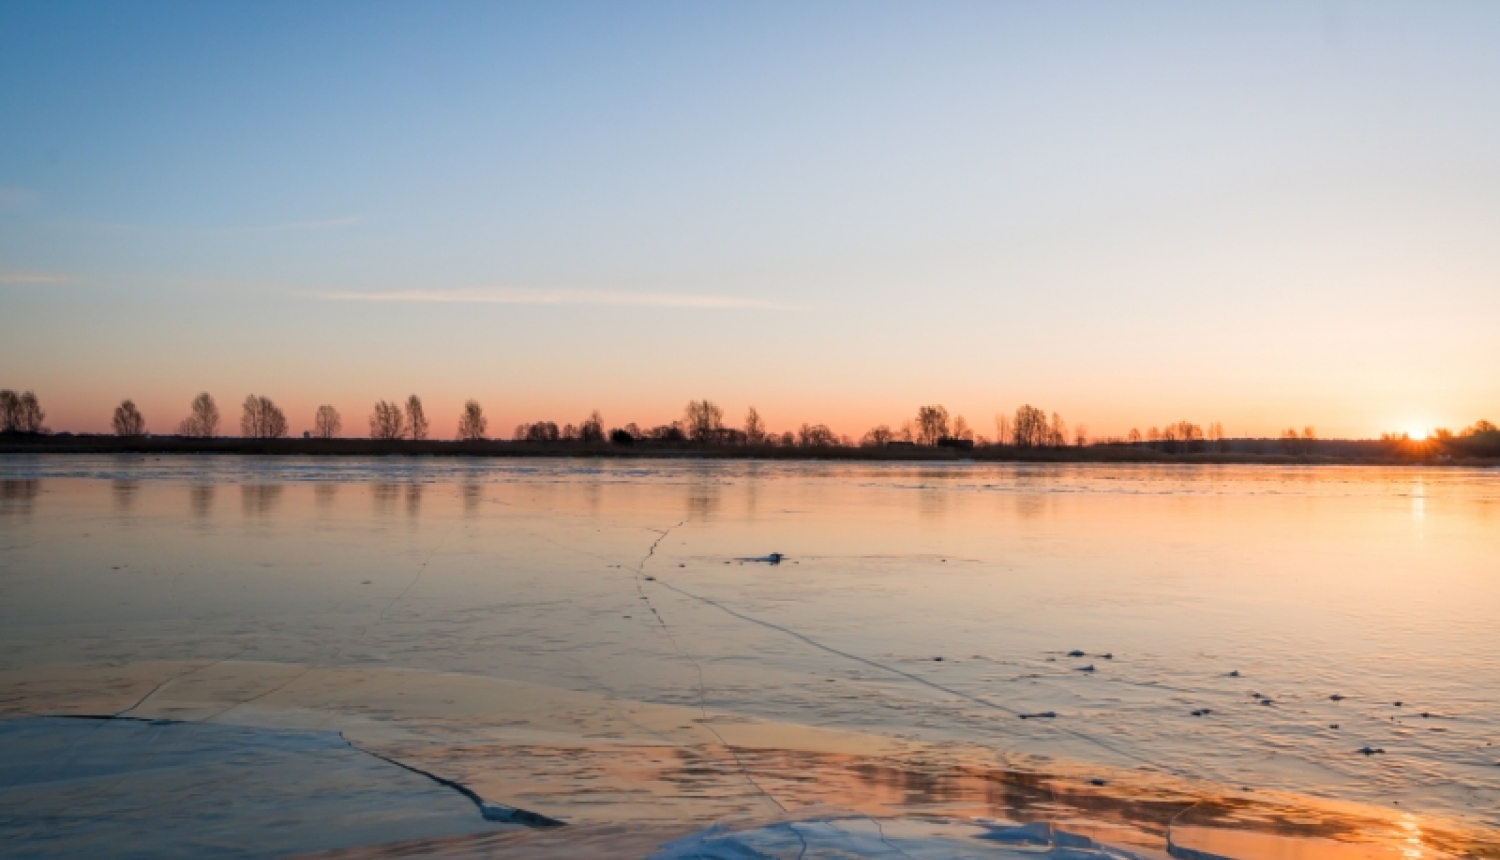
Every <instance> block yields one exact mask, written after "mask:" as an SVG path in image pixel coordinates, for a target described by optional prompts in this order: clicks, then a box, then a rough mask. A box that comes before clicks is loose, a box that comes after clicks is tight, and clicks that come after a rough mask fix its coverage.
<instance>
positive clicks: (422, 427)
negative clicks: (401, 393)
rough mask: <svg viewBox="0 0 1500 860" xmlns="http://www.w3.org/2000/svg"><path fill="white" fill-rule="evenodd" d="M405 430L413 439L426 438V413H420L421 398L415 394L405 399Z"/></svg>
mask: <svg viewBox="0 0 1500 860" xmlns="http://www.w3.org/2000/svg"><path fill="white" fill-rule="evenodd" d="M406 429H407V431H408V432H410V433H411V438H413V439H416V440H419V441H420V440H422V439H426V438H427V413H425V412H423V411H422V398H420V397H418V396H417V395H415V394H413V395H412V396H410V397H408V398H406Z"/></svg>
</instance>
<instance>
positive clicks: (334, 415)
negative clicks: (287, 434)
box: [313, 403, 344, 439]
mask: <svg viewBox="0 0 1500 860" xmlns="http://www.w3.org/2000/svg"><path fill="white" fill-rule="evenodd" d="M343 429H344V419H342V418H340V417H339V411H338V410H337V409H334V408H333V406H331V405H330V404H327V403H324V404H323V405H322V406H319V407H318V413H317V414H316V415H314V416H313V435H314V436H316V437H318V438H319V439H332V438H334V437H335V436H337V435H339V431H340V430H343Z"/></svg>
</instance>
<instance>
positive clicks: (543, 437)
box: [516, 421, 562, 442]
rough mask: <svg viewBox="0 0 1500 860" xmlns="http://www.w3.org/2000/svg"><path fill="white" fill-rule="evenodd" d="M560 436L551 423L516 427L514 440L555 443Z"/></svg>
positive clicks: (555, 426) (541, 422) (543, 422)
mask: <svg viewBox="0 0 1500 860" xmlns="http://www.w3.org/2000/svg"><path fill="white" fill-rule="evenodd" d="M561 436H562V434H561V433H560V432H559V431H558V429H557V425H556V424H553V423H552V422H551V421H538V422H536V423H535V424H521V425H518V426H517V427H516V439H518V440H521V441H525V442H556V441H557V440H558V439H559V438H561Z"/></svg>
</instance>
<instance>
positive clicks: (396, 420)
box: [370, 400, 406, 440]
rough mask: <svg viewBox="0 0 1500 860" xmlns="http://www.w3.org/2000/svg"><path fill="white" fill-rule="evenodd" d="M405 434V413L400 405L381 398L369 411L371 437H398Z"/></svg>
mask: <svg viewBox="0 0 1500 860" xmlns="http://www.w3.org/2000/svg"><path fill="white" fill-rule="evenodd" d="M405 435H406V414H405V413H404V412H402V411H401V405H400V404H398V403H391V402H389V401H385V400H381V401H379V402H377V403H376V404H375V411H373V412H371V413H370V438H371V439H384V440H391V439H400V438H402V437H403V436H405Z"/></svg>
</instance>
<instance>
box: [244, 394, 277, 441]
mask: <svg viewBox="0 0 1500 860" xmlns="http://www.w3.org/2000/svg"><path fill="white" fill-rule="evenodd" d="M240 433H241V434H242V435H244V436H250V437H252V438H256V439H280V438H281V437H282V436H285V435H286V416H285V415H283V414H281V410H280V409H278V408H276V404H274V403H272V402H271V398H269V397H257V396H255V395H254V394H252V395H250V396H249V397H246V398H245V406H244V410H243V412H242V413H241V414H240Z"/></svg>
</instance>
